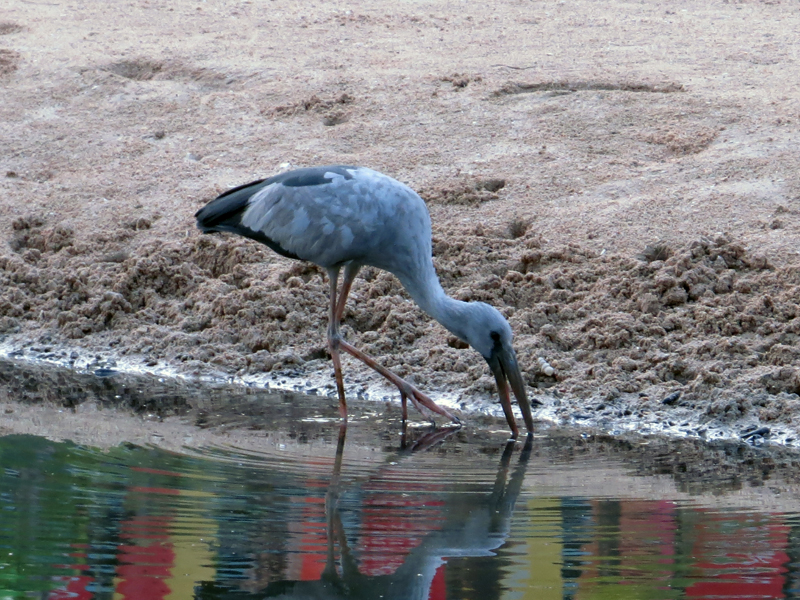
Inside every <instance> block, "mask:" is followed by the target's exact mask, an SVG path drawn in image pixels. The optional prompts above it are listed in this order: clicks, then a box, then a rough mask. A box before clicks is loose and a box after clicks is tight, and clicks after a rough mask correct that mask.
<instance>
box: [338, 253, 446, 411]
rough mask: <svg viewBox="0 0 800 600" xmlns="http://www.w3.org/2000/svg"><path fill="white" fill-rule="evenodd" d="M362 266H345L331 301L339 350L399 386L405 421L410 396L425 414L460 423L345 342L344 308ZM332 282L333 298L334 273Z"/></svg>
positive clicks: (351, 264) (342, 393)
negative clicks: (335, 298)
mask: <svg viewBox="0 0 800 600" xmlns="http://www.w3.org/2000/svg"><path fill="white" fill-rule="evenodd" d="M360 268H361V265H359V264H357V263H349V264H348V265H347V266H346V267H345V268H344V279H343V280H342V290H341V292H340V293H339V299H338V302H336V303H335V305H334V303H333V301H332V303H331V310H332V311H333V312H332V319H331V323H334V324H335V336H336V338H335V343H336V346H337V351H338V349H339V348H341V349H342V350H344V351H345V352H347V353H348V354H350V355H351V356H354V357H355V358H357V359H359V360H360V361H362V362H363V363H365V364H367V365H368V366H370V367H372V368H373V369H375V370H376V371H377V372H378V373H380V374H381V375H383V376H384V377H385V378H386V379H388V380H389V381H391V382H392V383H393V384H394V385H396V386H397V389H398V390H400V397H401V399H402V404H403V421H405V419H406V417H407V410H406V398H410V399H411V402H412V404H414V406H415V407H416V409H417V410H418V411H420V412H421V413H422V414H423V415H425V416H429V413H428V411H431V412H435V413H437V414H440V415H442V416H443V417H447V418H448V419H450V420H451V421H452V422H453V423H459V424H460V423H461V421H459V420H458V418H457V417H455V416H453V415H451V414H450V413H449V412H448V411H447V410H445V409H443V408H442V407H440V406H439V405H437V404H436V403H435V402H434V401H433V400H431V399H430V398H428V396H426V395H425V394H423V393H422V392H421V391H419V390H418V389H417V388H415V387H414V386H413V385H411V384H410V383H408V382H407V381H406V380H404V379H402V378H401V377H399V376H397V375H395V374H394V373H392V372H391V371H390V370H389V369H387V368H385V367H383V366H381V365H379V364H378V363H377V362H375V360H374V359H373V358H372V357H370V356H368V355H367V354H364V353H363V352H361V350H358V349H357V348H356V347H355V346H352V345H351V344H348V343H347V342H345V341H344V340H343V339H342V336H341V334H340V333H339V324H340V323H341V320H342V316H343V315H344V308H345V304H346V303H347V296H348V295H349V294H350V288H351V287H352V285H353V280H354V279H355V277H356V274H357V273H358V270H359V269H360ZM329 272H330V271H329ZM338 276H339V272H338V271H336V273H335V277H337V278H338ZM331 282H332V283H331V298H333V297H334V296H335V291H334V290H335V284H334V283H333V282H334V275H333V274H332V275H331ZM330 336H331V334H330V333H329V336H328V340H329V343H331V342H330V340H331V337H330ZM337 354H338V352H337ZM331 356H333V351H332V350H331ZM337 360H338V356H337ZM334 364H335V363H334ZM339 376H341V367H340V368H339ZM338 383H339V380H338V379H337V385H338ZM339 397H340V398H342V401H341V402H342V403H343V402H344V400H343V398H344V384H342V391H341V393H340V396H339ZM431 420H433V419H431Z"/></svg>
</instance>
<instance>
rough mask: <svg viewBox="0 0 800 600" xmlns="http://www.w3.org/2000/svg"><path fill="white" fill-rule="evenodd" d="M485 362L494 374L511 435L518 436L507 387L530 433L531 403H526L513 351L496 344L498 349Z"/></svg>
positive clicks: (526, 399)
mask: <svg viewBox="0 0 800 600" xmlns="http://www.w3.org/2000/svg"><path fill="white" fill-rule="evenodd" d="M486 362H488V363H489V368H490V369H491V370H492V373H494V378H495V381H497V391H498V392H499V393H500V405H501V406H502V407H503V413H504V414H505V416H506V421H508V426H509V427H510V428H511V433H512V434H513V435H514V437H517V436H518V435H519V429H518V428H517V421H516V419H514V412H513V410H512V409H511V395H510V393H509V390H508V387H509V385H510V386H511V390H512V391H513V392H514V396H516V398H517V404H519V408H520V410H521V411H522V418H523V419H524V420H525V427H527V428H528V431H531V432H532V431H533V415H532V414H531V403H530V402H528V395H527V393H526V392H525V383H524V382H523V381H522V373H520V370H519V365H518V364H517V357H516V355H515V354H514V350H513V349H511V348H503V347H502V346H499V344H498V347H495V349H494V350H493V351H492V355H491V357H489V358H488V359H486Z"/></svg>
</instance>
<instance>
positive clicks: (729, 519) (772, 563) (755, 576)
mask: <svg viewBox="0 0 800 600" xmlns="http://www.w3.org/2000/svg"><path fill="white" fill-rule="evenodd" d="M700 514H702V515H704V517H705V518H704V519H703V520H702V521H701V522H700V523H699V524H698V525H697V526H696V527H695V530H694V545H693V547H692V555H693V556H696V557H697V561H696V562H695V563H694V564H693V565H692V566H693V569H694V573H693V574H694V576H695V577H697V578H698V579H702V581H698V582H696V583H694V584H692V585H690V586H689V587H688V588H686V597H687V598H724V599H726V600H745V599H747V600H750V599H752V598H770V599H771V598H784V597H785V595H784V592H783V590H784V585H785V583H786V581H785V579H786V578H785V575H786V573H787V568H786V565H787V564H788V563H789V562H790V559H789V556H788V555H787V554H786V552H785V550H786V547H787V545H788V543H789V527H787V526H786V525H784V524H783V523H781V522H780V520H779V517H777V516H772V515H754V514H725V513H722V514H715V513H709V512H705V511H702V512H701V513H700Z"/></svg>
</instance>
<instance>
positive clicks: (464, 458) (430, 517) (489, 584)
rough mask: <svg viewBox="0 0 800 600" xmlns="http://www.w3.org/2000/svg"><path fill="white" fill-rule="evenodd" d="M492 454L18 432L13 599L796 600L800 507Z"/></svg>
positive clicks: (6, 489)
mask: <svg viewBox="0 0 800 600" xmlns="http://www.w3.org/2000/svg"><path fill="white" fill-rule="evenodd" d="M343 444H344V438H343V437H342V438H341V439H340V446H339V449H340V450H341V449H343V448H344V446H343ZM298 447H302V444H301V445H298ZM479 450H480V451H476V449H475V448H471V449H470V448H468V447H467V446H465V445H463V444H462V443H461V442H458V441H455V440H454V439H450V440H448V441H447V442H446V443H445V446H435V445H434V446H432V448H430V449H427V450H421V451H420V452H417V453H412V452H407V451H404V452H401V451H400V450H399V449H398V450H397V451H389V450H386V449H384V451H383V453H385V455H384V454H382V453H381V452H378V453H377V454H378V455H379V456H377V458H375V457H372V458H370V457H369V456H365V455H354V456H352V457H351V460H350V461H349V462H348V461H347V460H345V462H344V467H343V468H341V463H340V462H337V461H336V459H337V448H336V444H335V442H334V441H333V440H331V441H330V442H329V443H319V444H318V445H317V446H316V447H315V449H314V451H313V452H305V453H300V454H298V455H297V456H294V457H289V458H288V459H281V457H280V456H279V455H276V454H274V455H272V456H269V455H267V454H265V455H263V456H260V455H244V454H241V455H237V454H236V453H234V452H232V451H221V450H209V451H206V452H205V453H204V454H201V455H181V454H175V453H170V452H166V451H163V450H159V449H156V448H140V447H135V446H121V447H118V448H114V449H111V450H109V451H107V452H101V451H95V450H92V449H87V448H82V447H78V446H75V445H73V444H69V443H54V442H50V441H48V440H45V439H42V438H37V437H29V436H8V437H3V438H0V465H2V472H0V519H1V521H0V598H30V597H31V596H34V597H42V598H48V599H51V600H60V599H62V598H78V599H81V598H86V599H88V598H120V599H123V598H127V599H147V600H151V599H152V600H157V599H159V598H171V599H183V598H202V599H209V600H211V599H214V600H221V599H244V598H264V597H278V596H280V597H284V598H308V597H320V598H364V599H366V598H369V599H370V600H372V599H375V598H380V597H383V598H398V599H401V598H402V599H403V600H406V599H408V598H422V599H425V598H427V599H429V600H445V599H455V598H457V599H463V600H472V599H474V600H494V599H500V598H502V599H509V600H510V599H515V600H533V599H537V600H548V599H550V598H553V599H555V598H576V599H582V598H616V599H619V598H637V599H672V598H684V597H685V598H793V597H797V594H798V556H799V555H800V552H798V548H800V545H799V544H798V540H799V539H800V536H798V531H800V529H798V517H797V515H795V514H775V513H767V512H759V511H755V510H749V511H742V510H733V509H725V510H712V509H710V508H702V507H699V506H695V505H693V504H691V503H687V502H686V501H674V500H672V499H669V498H659V499H655V500H654V499H648V500H643V499H620V498H598V497H591V496H581V495H576V494H575V491H574V489H570V490H565V491H564V492H563V493H558V489H556V488H553V487H552V486H551V487H548V488H547V489H546V490H542V492H541V493H540V492H539V487H538V486H537V481H538V480H539V478H540V477H542V476H543V475H542V473H544V471H542V470H541V469H554V470H558V469H561V468H563V466H561V465H558V464H552V465H549V466H548V465H544V466H543V463H542V462H539V463H537V466H536V469H531V465H530V464H529V462H528V461H529V458H528V455H527V453H526V452H527V451H526V450H525V449H524V448H523V447H522V444H517V445H516V446H514V445H510V446H508V447H507V448H506V449H505V451H504V452H503V451H502V450H503V449H502V448H496V447H488V448H481V449H479ZM529 450H530V448H528V451H529ZM341 456H342V455H341V454H339V455H338V458H339V459H341ZM339 468H341V472H340V471H338V469H339ZM589 468H591V466H590V467H589ZM537 469H538V470H537ZM620 485H624V481H623V480H621V481H620Z"/></svg>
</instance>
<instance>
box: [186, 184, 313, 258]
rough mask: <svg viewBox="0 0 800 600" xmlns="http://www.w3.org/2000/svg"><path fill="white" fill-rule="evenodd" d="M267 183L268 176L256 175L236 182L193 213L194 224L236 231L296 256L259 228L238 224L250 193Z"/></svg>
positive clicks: (207, 230)
mask: <svg viewBox="0 0 800 600" xmlns="http://www.w3.org/2000/svg"><path fill="white" fill-rule="evenodd" d="M273 179H274V178H273ZM270 183H272V181H270V180H269V179H260V180H258V181H253V182H251V183H246V184H244V185H240V186H239V187H235V188H233V189H232V190H228V191H227V192H225V193H224V194H221V195H220V196H218V197H217V198H215V199H214V200H212V201H211V202H209V203H208V204H206V205H205V206H204V207H203V208H201V209H200V210H198V211H197V213H196V214H195V215H194V216H195V219H197V227H198V228H199V229H200V231H202V232H203V233H214V232H216V231H228V232H230V233H236V234H238V235H241V236H244V237H246V238H250V239H251V240H255V241H257V242H261V243H262V244H265V245H266V246H269V247H270V248H271V249H272V250H274V251H275V252H277V253H278V254H280V255H281V256H285V257H286V258H296V259H299V258H300V257H299V256H297V255H296V254H294V253H293V252H289V251H288V250H286V249H284V248H283V247H281V245H280V244H278V243H277V242H276V241H275V240H273V239H271V238H268V237H267V236H266V235H264V234H263V233H262V232H261V231H254V230H252V229H250V228H249V227H243V226H242V213H243V212H244V210H245V209H246V208H247V202H248V201H249V200H250V198H251V197H252V196H253V194H255V193H257V192H258V190H260V189H261V188H263V187H264V186H267V185H269V184H270Z"/></svg>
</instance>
